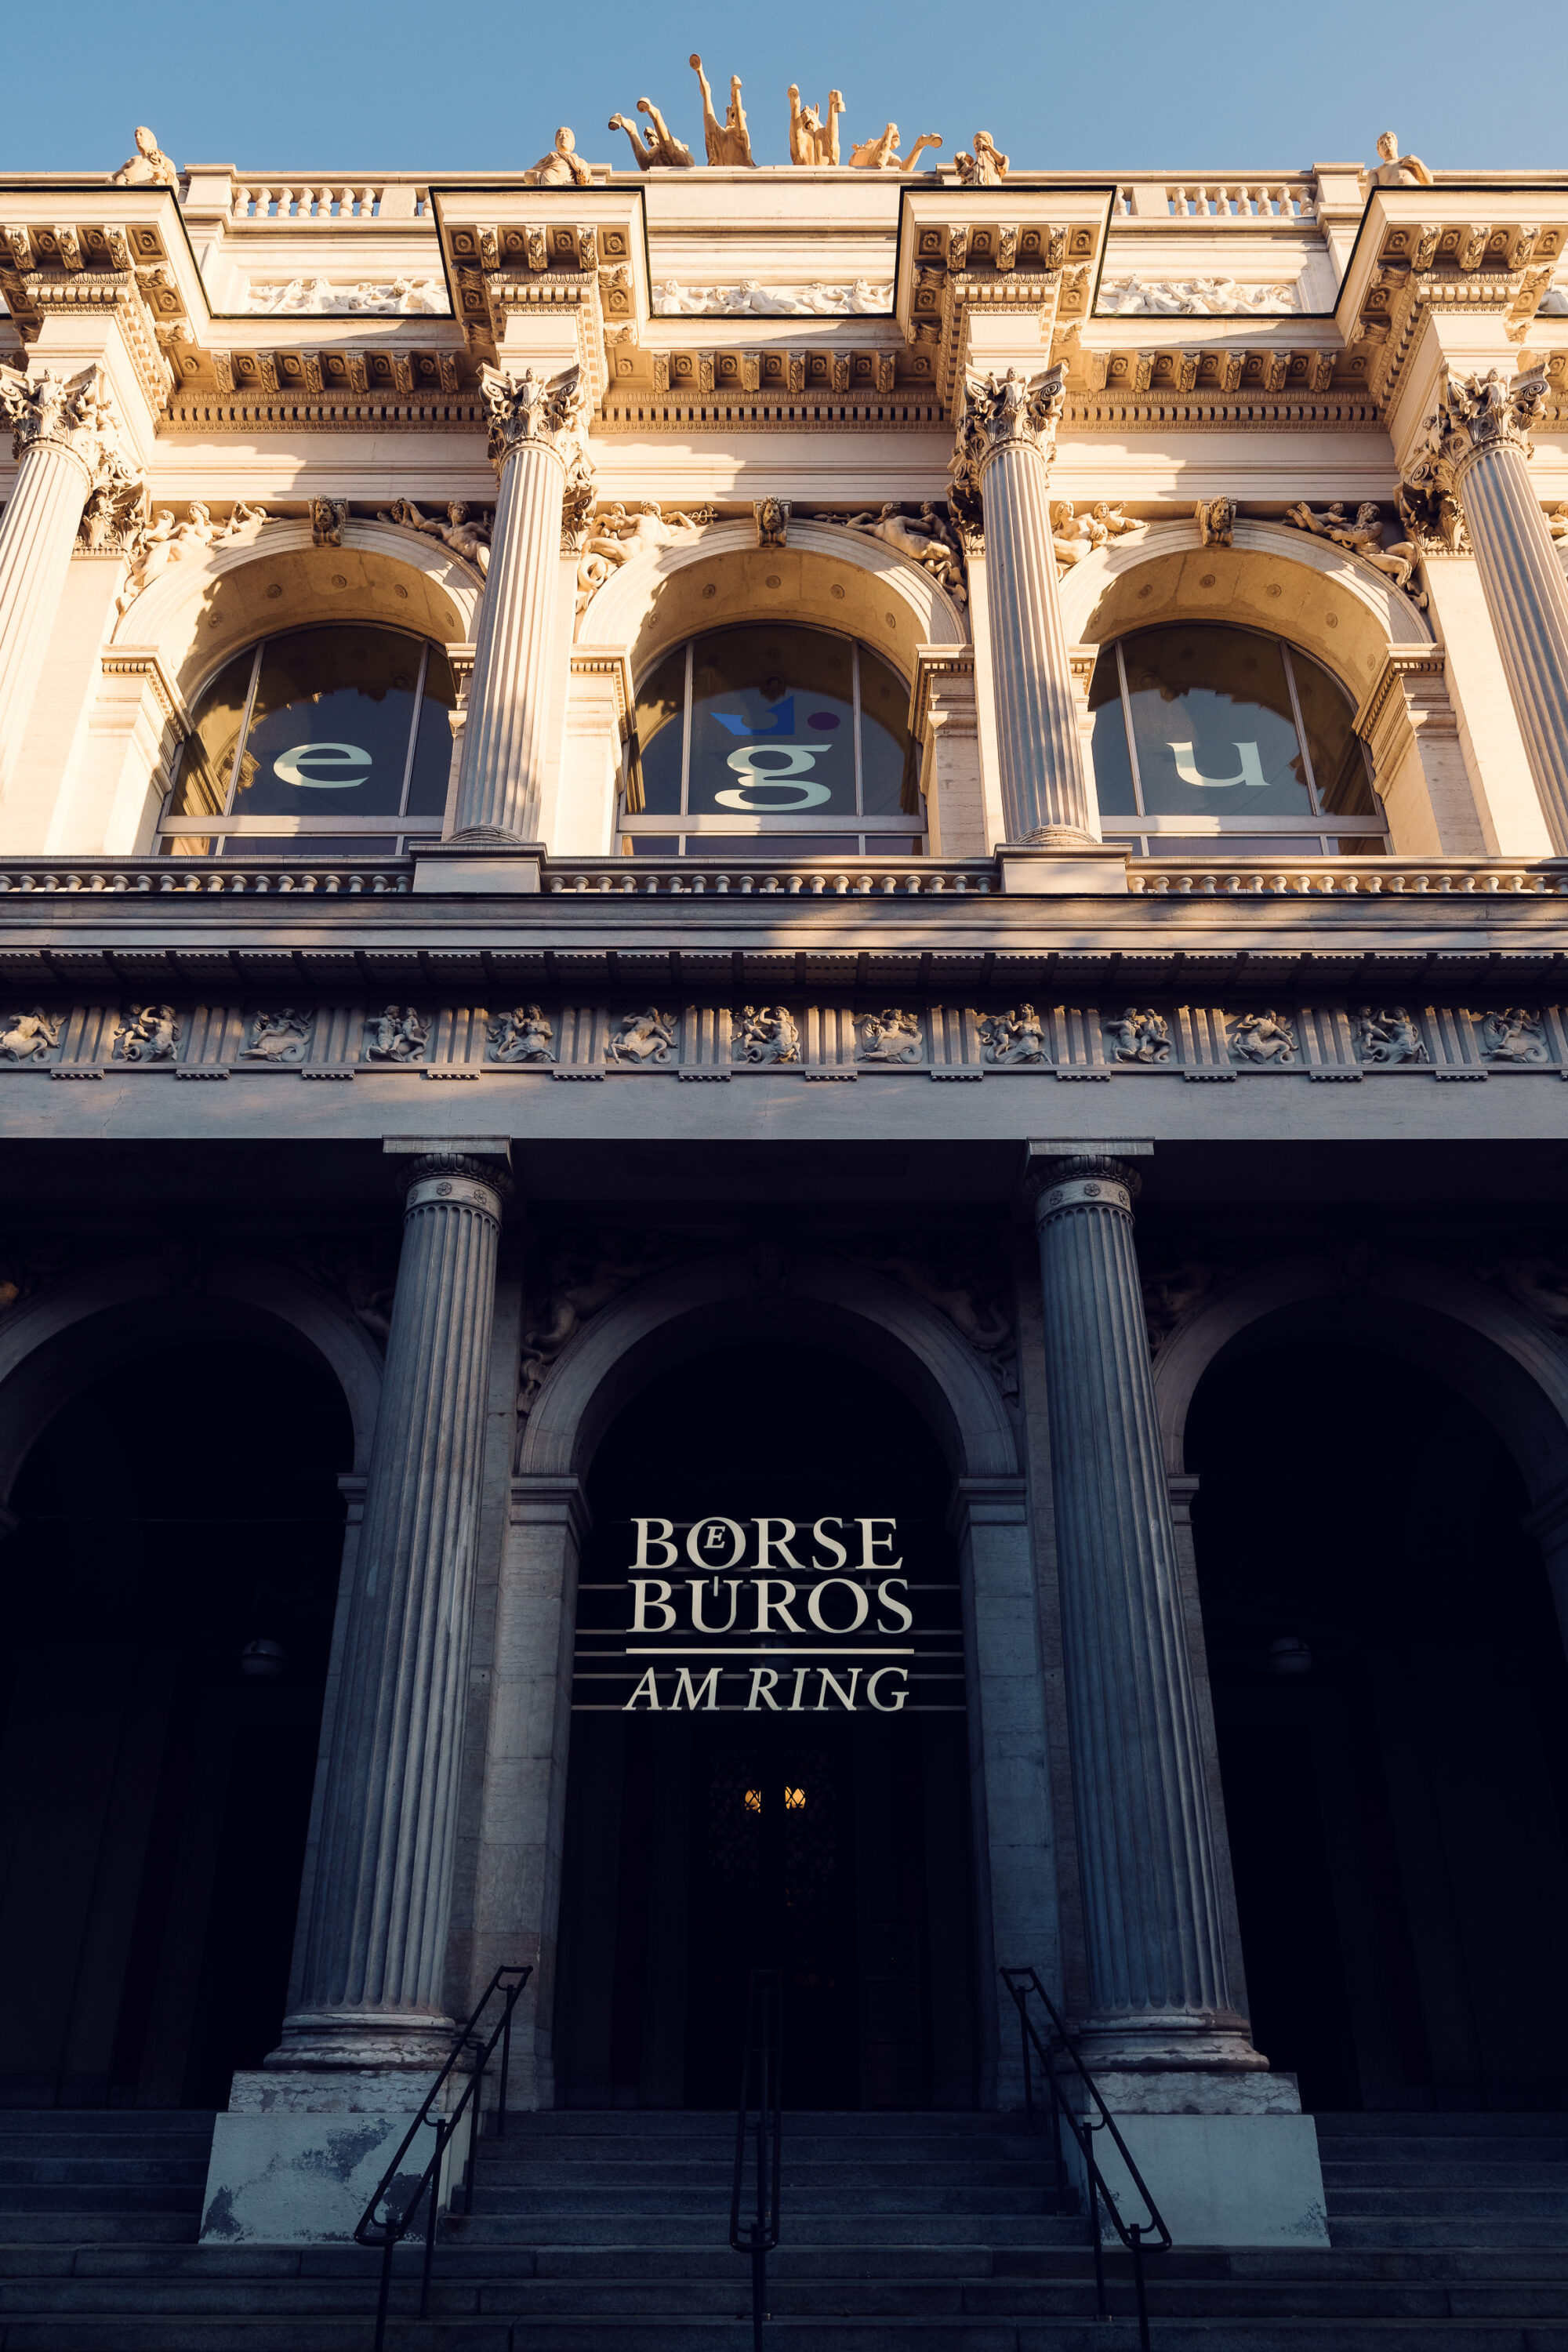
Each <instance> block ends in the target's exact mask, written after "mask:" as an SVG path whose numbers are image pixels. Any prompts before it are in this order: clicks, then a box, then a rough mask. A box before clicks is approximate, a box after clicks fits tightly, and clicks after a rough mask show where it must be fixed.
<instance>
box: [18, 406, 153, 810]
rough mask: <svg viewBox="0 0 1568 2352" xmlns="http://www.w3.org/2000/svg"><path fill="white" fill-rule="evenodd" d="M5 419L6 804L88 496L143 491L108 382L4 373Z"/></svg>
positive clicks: (123, 495) (119, 496)
mask: <svg viewBox="0 0 1568 2352" xmlns="http://www.w3.org/2000/svg"><path fill="white" fill-rule="evenodd" d="M0 415H4V416H5V420H6V421H7V422H8V423H9V425H11V428H12V442H11V446H12V453H13V455H14V456H15V457H16V460H17V466H18V471H17V475H16V488H15V489H14V490H13V491H12V493H11V496H10V498H9V499H8V500H7V501H6V505H5V515H4V518H3V519H0V801H4V799H5V793H6V789H7V787H8V785H9V783H10V781H11V777H12V774H13V772H14V770H15V767H16V756H17V753H18V751H19V750H20V748H21V743H22V738H23V735H24V734H25V732H26V725H27V720H28V718H29V717H30V715H31V712H32V708H33V698H34V696H35V695H36V694H37V686H38V678H39V676H40V675H41V673H42V670H43V666H44V656H45V654H46V652H47V647H48V643H49V638H50V636H51V635H52V633H53V630H54V625H55V618H56V615H57V614H58V611H59V604H60V597H61V594H62V593H63V591H64V588H65V584H66V572H67V571H68V567H69V564H70V558H71V550H72V548H73V547H74V546H75V545H76V541H77V533H78V531H79V529H80V527H81V520H82V512H83V509H85V507H86V505H87V502H88V500H89V498H95V497H97V498H99V499H100V500H102V499H106V498H107V499H123V498H126V497H130V496H134V495H136V494H138V493H139V491H140V477H139V475H138V474H137V473H136V472H135V471H134V470H133V469H132V467H130V466H128V465H127V463H126V462H125V460H124V458H123V457H121V454H120V451H119V447H118V433H119V420H118V418H117V417H116V415H115V413H114V406H113V402H112V400H111V397H110V388H109V379H108V377H107V376H106V375H105V373H104V372H103V370H102V369H101V368H100V367H99V366H97V365H94V366H91V367H87V368H83V369H82V371H81V372H80V373H79V374H78V375H74V376H71V377H69V378H66V377H63V376H58V375H54V374H51V373H49V371H48V370H47V369H45V370H44V371H43V372H42V373H40V374H38V375H36V376H25V375H22V374H19V373H17V371H16V369H14V368H0Z"/></svg>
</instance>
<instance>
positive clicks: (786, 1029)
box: [735, 1004, 800, 1062]
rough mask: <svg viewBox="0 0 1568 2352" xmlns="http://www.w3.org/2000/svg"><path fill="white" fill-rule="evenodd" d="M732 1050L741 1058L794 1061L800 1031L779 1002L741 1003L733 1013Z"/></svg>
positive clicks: (797, 1050) (797, 1057)
mask: <svg viewBox="0 0 1568 2352" xmlns="http://www.w3.org/2000/svg"><path fill="white" fill-rule="evenodd" d="M735 1051H736V1055H737V1056H738V1058H739V1059H740V1060H741V1061H742V1062H798V1061H799V1059H800V1031H799V1030H798V1029H797V1028H796V1026H795V1016H794V1014H793V1013H789V1012H787V1011H786V1010H785V1008H784V1006H783V1005H782V1004H759V1005H752V1004H743V1005H742V1007H741V1009H740V1011H739V1012H738V1013H736V1015H735Z"/></svg>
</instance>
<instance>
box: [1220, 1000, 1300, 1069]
mask: <svg viewBox="0 0 1568 2352" xmlns="http://www.w3.org/2000/svg"><path fill="white" fill-rule="evenodd" d="M1230 1050H1231V1052H1232V1053H1233V1054H1235V1055H1237V1058H1238V1059H1239V1060H1241V1061H1243V1062H1273V1063H1276V1064H1279V1065H1280V1066H1283V1065H1284V1064H1285V1063H1286V1062H1293V1061H1294V1060H1295V1058H1296V1030H1295V1024H1294V1023H1293V1022H1292V1021H1291V1020H1290V1019H1289V1015H1288V1014H1286V1013H1243V1014H1242V1016H1241V1018H1240V1020H1239V1021H1233V1022H1232V1024H1231V1028H1230Z"/></svg>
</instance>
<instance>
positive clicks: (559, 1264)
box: [517, 1228, 679, 1418]
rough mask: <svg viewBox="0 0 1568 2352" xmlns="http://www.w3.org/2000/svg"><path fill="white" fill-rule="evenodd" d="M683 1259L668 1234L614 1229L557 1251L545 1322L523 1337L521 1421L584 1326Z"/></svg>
mask: <svg viewBox="0 0 1568 2352" xmlns="http://www.w3.org/2000/svg"><path fill="white" fill-rule="evenodd" d="M678 1255H679V1250H678V1248H677V1245H676V1244H675V1243H673V1242H671V1241H668V1240H667V1239H666V1238H665V1236H664V1235H663V1234H637V1233H619V1232H616V1231H615V1230H614V1229H613V1228H612V1229H610V1230H608V1231H606V1232H604V1233H599V1234H569V1235H567V1236H566V1237H565V1238H564V1239H563V1241H562V1242H561V1244H559V1245H558V1246H557V1247H556V1248H554V1249H552V1251H551V1253H550V1258H549V1273H548V1283H547V1291H546V1297H545V1299H544V1303H543V1316H542V1320H541V1322H540V1323H539V1324H537V1325H536V1326H535V1327H534V1328H531V1330H529V1331H526V1332H525V1333H524V1334H523V1341H522V1352H521V1358H520V1360H519V1364H518V1399H517V1409H518V1412H519V1414H520V1415H521V1416H522V1417H524V1418H526V1417H527V1415H528V1414H529V1413H530V1412H532V1410H533V1406H534V1402H535V1400H536V1399H537V1397H538V1395H539V1391H540V1390H541V1389H542V1387H543V1385H544V1379H545V1375H546V1373H547V1372H548V1371H549V1370H550V1367H551V1366H552V1364H553V1363H554V1361H555V1360H556V1358H557V1357H558V1356H559V1355H560V1353H561V1351H562V1349H563V1348H564V1347H565V1346H566V1345H567V1342H568V1341H569V1340H571V1339H574V1337H575V1335H576V1334H577V1332H579V1331H580V1330H581V1329H582V1328H583V1326H584V1323H587V1322H589V1321H591V1320H592V1318H594V1317H595V1315H597V1314H599V1313H600V1312H601V1311H602V1309H603V1308H605V1307H607V1306H608V1305H609V1304H610V1301H611V1300H612V1299H613V1298H618V1297H620V1295H621V1293H622V1291H623V1290H629V1289H630V1288H631V1286H632V1284H633V1283H634V1282H638V1281H641V1280H642V1278H643V1277H644V1276H646V1275H650V1274H657V1273H658V1272H659V1271H660V1270H661V1269H662V1268H663V1267H665V1266H667V1265H672V1264H673V1263H674V1261H675V1259H676V1257H677V1256H678Z"/></svg>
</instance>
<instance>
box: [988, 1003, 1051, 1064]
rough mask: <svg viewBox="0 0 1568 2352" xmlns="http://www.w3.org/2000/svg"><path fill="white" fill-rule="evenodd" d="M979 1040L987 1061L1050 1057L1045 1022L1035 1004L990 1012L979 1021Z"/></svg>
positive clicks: (1002, 1062)
mask: <svg viewBox="0 0 1568 2352" xmlns="http://www.w3.org/2000/svg"><path fill="white" fill-rule="evenodd" d="M980 1043H981V1047H982V1050H983V1051H984V1055H985V1058H986V1060H987V1061H988V1062H994V1063H996V1064H997V1065H998V1066H1003V1065H1005V1064H1006V1063H1009V1062H1011V1063H1020V1062H1043V1061H1045V1060H1046V1058H1047V1051H1046V1025H1045V1023H1044V1022H1043V1021H1042V1019H1041V1018H1040V1015H1039V1014H1038V1013H1037V1012H1036V1010H1035V1008H1034V1006H1033V1005H1032V1004H1020V1005H1018V1006H1016V1008H1015V1010H1014V1011H1013V1012H1011V1013H987V1014H986V1016H985V1018H984V1020H983V1021H982V1022H981V1024H980Z"/></svg>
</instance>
